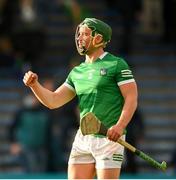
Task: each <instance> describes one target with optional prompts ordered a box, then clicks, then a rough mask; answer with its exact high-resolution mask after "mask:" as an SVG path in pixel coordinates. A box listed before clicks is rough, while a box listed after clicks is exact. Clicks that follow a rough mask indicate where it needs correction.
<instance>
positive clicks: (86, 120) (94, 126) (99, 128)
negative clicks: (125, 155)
mask: <svg viewBox="0 0 176 180" xmlns="http://www.w3.org/2000/svg"><path fill="white" fill-rule="evenodd" d="M80 127H81V132H82V134H83V135H89V134H102V135H105V136H106V134H107V130H108V129H107V128H106V127H105V126H104V125H103V124H102V123H101V121H100V120H99V119H98V118H97V117H96V116H95V115H94V114H93V113H91V112H89V113H87V114H85V115H84V116H83V118H82V119H81V124H80ZM117 142H118V143H119V144H121V145H122V146H124V147H125V148H127V149H128V150H130V151H131V152H133V153H135V154H136V155H137V156H139V157H140V158H142V159H144V160H145V161H147V162H148V163H150V164H151V165H152V166H154V167H156V168H159V169H161V170H163V171H165V170H166V168H167V164H166V162H165V161H163V162H162V163H159V162H157V161H156V160H154V159H153V158H151V157H150V156H148V155H147V154H145V153H144V152H142V151H140V150H138V149H137V148H135V147H134V146H132V145H131V144H129V143H128V142H126V141H124V140H122V139H118V141H117Z"/></svg>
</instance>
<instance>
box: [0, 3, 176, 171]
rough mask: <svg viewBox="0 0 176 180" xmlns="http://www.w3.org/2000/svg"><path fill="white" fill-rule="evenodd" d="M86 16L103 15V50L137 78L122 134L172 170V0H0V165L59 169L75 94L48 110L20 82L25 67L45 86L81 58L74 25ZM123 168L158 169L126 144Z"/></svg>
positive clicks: (175, 88)
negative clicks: (106, 34)
mask: <svg viewBox="0 0 176 180" xmlns="http://www.w3.org/2000/svg"><path fill="white" fill-rule="evenodd" d="M85 17H96V18H98V19H102V20H104V21H106V22H107V23H109V24H110V25H111V26H112V29H113V36H112V41H111V43H110V45H109V46H108V47H107V51H110V52H112V53H114V54H116V55H119V56H122V57H124V58H125V59H126V60H127V61H128V63H129V64H130V65H131V66H132V67H133V69H134V74H135V76H136V81H137V84H138V86H139V108H138V110H137V112H136V114H135V115H134V120H133V121H132V122H131V123H130V125H129V130H128V132H129V135H128V137H127V141H128V142H130V143H131V144H133V145H135V146H136V147H138V148H139V149H142V150H143V151H144V152H146V153H148V154H150V155H151V156H152V157H153V158H155V159H157V160H159V161H162V160H166V161H167V162H168V171H167V172H168V174H169V175H174V173H176V170H175V171H174V169H176V155H175V152H176V141H175V139H176V131H175V128H176V111H175V110H176V93H175V92H176V70H175V69H176V33H175V32H176V21H175V19H176V1H175V0H133V1H132V0H104V1H102V0H94V1H90V0H67V1H65V0H52V1H50V0H0V173H13V172H15V173H23V172H27V173H49V172H56V173H58V172H66V168H67V159H68V156H69V152H70V148H71V143H72V141H73V137H74V133H75V132H76V129H77V128H78V126H79V115H78V112H79V110H78V107H77V102H76V101H77V100H76V99H75V100H73V101H72V102H71V103H69V104H67V105H65V106H64V107H62V108H60V109H57V110H48V109H46V108H45V107H43V106H42V105H40V104H39V102H38V101H36V99H35V98H34V97H33V95H32V94H31V92H30V91H29V90H28V89H27V88H26V87H24V85H23V83H22V77H23V75H24V73H25V72H26V71H27V70H29V69H31V70H33V71H34V72H37V73H38V74H39V76H40V77H41V78H42V81H43V84H44V85H45V87H47V88H48V89H51V90H53V89H55V88H56V87H58V86H59V84H61V83H63V82H64V80H65V78H66V76H67V74H68V72H69V71H70V69H71V68H72V67H74V66H75V65H77V64H79V63H80V62H81V61H82V57H79V56H78V55H77V52H76V48H75V44H74V34H75V30H76V26H77V25H78V24H79V23H80V22H81V20H83V19H84V18H85ZM125 157H126V159H125V161H124V165H123V172H124V173H134V174H136V173H150V172H151V173H152V172H158V171H157V170H156V169H154V168H152V167H150V166H149V165H148V164H146V163H145V162H144V161H143V160H141V159H139V158H136V157H135V156H134V155H133V154H131V153H130V154H129V153H128V152H126V156H125Z"/></svg>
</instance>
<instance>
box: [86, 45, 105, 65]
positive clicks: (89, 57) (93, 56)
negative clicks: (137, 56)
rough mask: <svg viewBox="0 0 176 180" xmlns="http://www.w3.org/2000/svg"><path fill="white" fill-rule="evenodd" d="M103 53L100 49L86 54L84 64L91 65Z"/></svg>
mask: <svg viewBox="0 0 176 180" xmlns="http://www.w3.org/2000/svg"><path fill="white" fill-rule="evenodd" d="M103 53H104V50H103V49H102V48H100V49H97V50H96V51H94V52H92V53H90V54H86V62H88V63H93V62H94V61H96V60H97V59H98V58H99V57H100V56H101V55H102V54H103Z"/></svg>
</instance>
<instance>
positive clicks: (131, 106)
mask: <svg viewBox="0 0 176 180" xmlns="http://www.w3.org/2000/svg"><path fill="white" fill-rule="evenodd" d="M136 108H137V98H136V97H127V98H126V99H125V103H124V106H123V109H122V113H121V115H120V118H119V119H118V121H117V125H118V126H120V127H122V128H123V129H125V128H126V127H127V125H128V123H129V122H130V121H131V119H132V116H133V114H134V112H135V110H136Z"/></svg>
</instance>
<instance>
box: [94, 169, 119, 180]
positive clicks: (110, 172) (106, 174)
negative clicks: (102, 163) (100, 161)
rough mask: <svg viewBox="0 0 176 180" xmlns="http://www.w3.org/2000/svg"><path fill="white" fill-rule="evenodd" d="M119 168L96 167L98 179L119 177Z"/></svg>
mask: <svg viewBox="0 0 176 180" xmlns="http://www.w3.org/2000/svg"><path fill="white" fill-rule="evenodd" d="M120 170H121V169H120V168H111V169H97V178H98V179H119V176H120Z"/></svg>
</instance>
